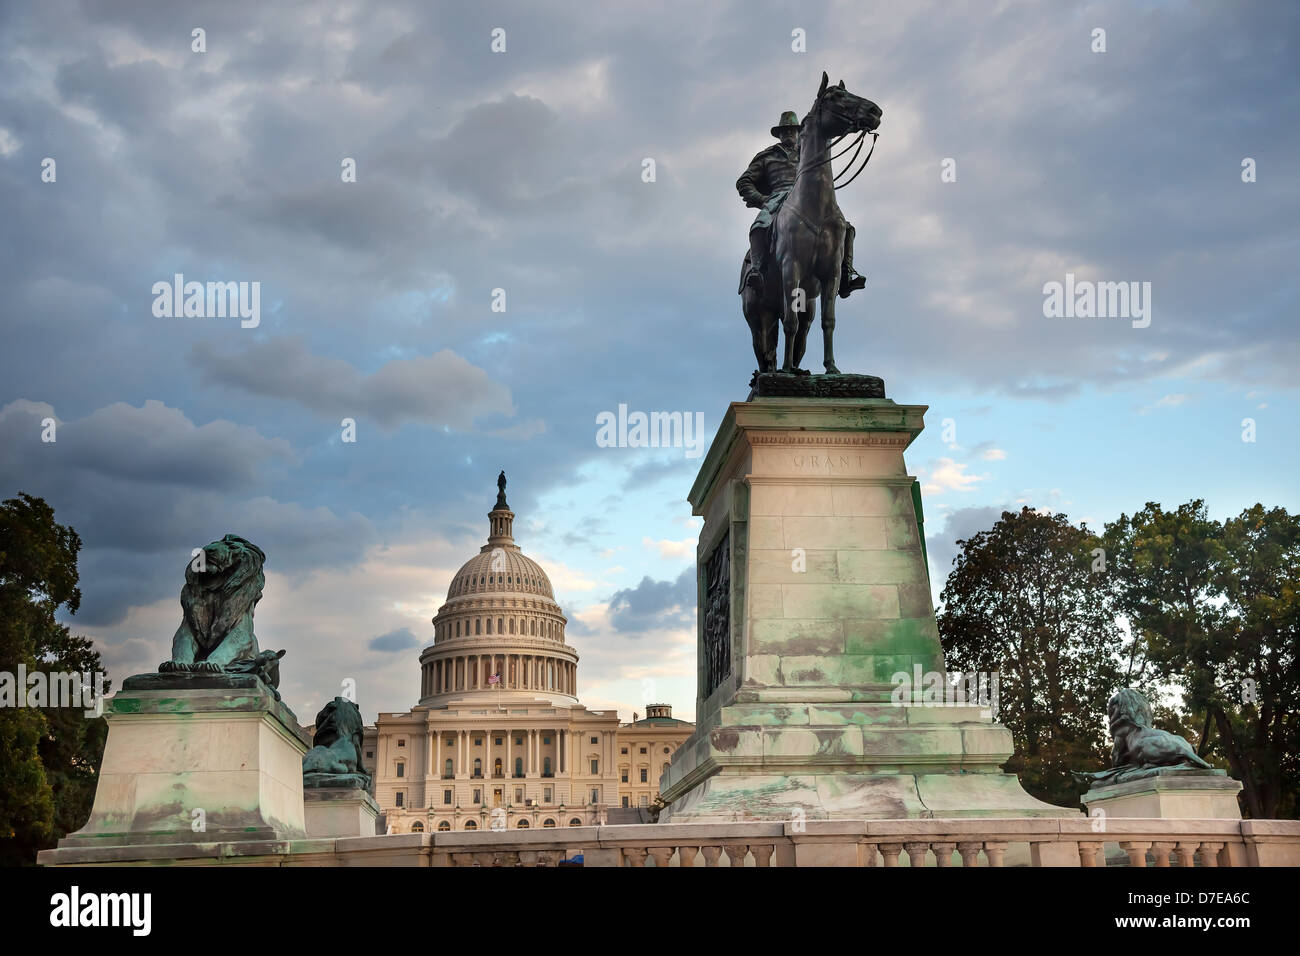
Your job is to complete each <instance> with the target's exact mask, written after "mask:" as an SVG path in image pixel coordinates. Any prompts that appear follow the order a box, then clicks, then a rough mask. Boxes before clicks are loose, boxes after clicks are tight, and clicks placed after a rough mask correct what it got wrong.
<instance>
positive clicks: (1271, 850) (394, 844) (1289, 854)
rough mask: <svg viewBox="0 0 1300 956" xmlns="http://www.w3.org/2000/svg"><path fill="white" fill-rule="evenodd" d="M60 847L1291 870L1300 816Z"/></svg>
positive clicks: (247, 854) (712, 826) (518, 861)
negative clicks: (1282, 868) (1272, 868)
mask: <svg viewBox="0 0 1300 956" xmlns="http://www.w3.org/2000/svg"><path fill="white" fill-rule="evenodd" d="M1094 826H1099V827H1102V828H1101V829H1099V830H1095V829H1094ZM70 852H71V853H74V854H75V855H76V856H77V858H76V859H74V858H73V857H71V856H68V855H67V854H69V853H70ZM59 853H60V858H59V859H58V861H57V862H58V863H60V864H73V865H75V864H78V863H82V864H84V863H97V862H100V863H117V864H123V863H131V862H146V861H147V862H149V863H152V864H159V863H167V862H173V863H178V864H183V865H205V864H209V865H210V864H213V863H229V862H234V858H239V860H238V862H241V863H244V864H251V865H257V864H262V865H268V866H556V865H558V864H559V863H560V861H562V860H565V859H572V858H573V857H575V856H577V855H579V854H581V855H582V857H583V859H584V865H585V866H635V867H646V866H652V867H665V866H718V867H723V866H885V867H889V866H1010V865H1022V866H1023V865H1028V866H1086V867H1092V866H1107V865H1110V866H1117V865H1128V866H1157V867H1161V866H1231V867H1240V866H1296V865H1300V821H1295V820H1196V819H1182V820H1161V819H1145V818H1115V819H1107V820H1105V821H1104V825H1103V822H1102V821H1099V820H1095V819H1090V818H1088V817H1084V816H1082V815H1080V816H1078V817H1069V818H1058V817H1054V818H1025V817H1018V818H1007V819H992V818H962V819H925V820H809V821H807V822H806V823H803V824H799V823H770V822H754V823H681V824H671V823H670V824H659V825H655V824H641V825H628V826H604V827H560V828H555V829H543V830H499V831H493V830H479V831H473V832H466V831H453V832H435V833H410V834H394V835H391V836H375V837H347V838H338V839H308V840H293V841H286V842H282V843H254V844H249V845H247V846H241V845H239V844H231V843H212V844H192V845H188V846H185V847H165V846H152V847H146V846H140V847H112V848H86V849H85V850H77V851H69V850H60V851H59ZM82 857H84V858H82ZM42 862H46V863H50V862H54V861H53V860H49V859H46V860H42Z"/></svg>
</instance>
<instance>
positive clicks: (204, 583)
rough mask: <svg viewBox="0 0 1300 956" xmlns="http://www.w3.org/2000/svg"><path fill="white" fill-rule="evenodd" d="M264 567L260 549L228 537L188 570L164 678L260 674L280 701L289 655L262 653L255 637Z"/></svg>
mask: <svg viewBox="0 0 1300 956" xmlns="http://www.w3.org/2000/svg"><path fill="white" fill-rule="evenodd" d="M265 562H266V555H265V554H264V553H263V551H262V549H261V548H259V547H258V546H257V545H255V544H253V543H252V542H251V541H248V540H246V539H244V538H241V537H240V536H239V535H237V534H228V535H226V536H225V537H224V538H222V539H221V540H220V541H213V542H212V543H211V544H209V545H208V546H207V547H205V548H204V549H203V553H202V554H201V555H196V556H195V558H194V559H193V560H191V561H190V563H189V564H188V565H186V568H185V587H183V588H182V589H181V624H180V627H178V628H177V629H176V634H175V635H174V636H173V637H172V656H171V659H170V660H166V661H163V662H162V663H161V664H159V665H158V672H159V673H160V674H167V673H176V672H191V673H229V674H256V675H257V676H258V677H260V678H261V679H262V681H263V682H264V683H265V684H266V685H267V686H268V687H270V688H271V689H272V690H273V691H275V696H276V698H277V699H279V697H280V694H279V691H278V690H276V688H277V687H279V684H280V666H279V665H280V658H282V657H283V656H284V651H278V652H277V651H259V650H258V646H257V637H256V635H255V634H254V633H253V608H254V606H255V605H256V604H257V602H258V601H260V600H261V599H262V589H263V588H264V587H265V586H266V575H265V574H263V572H262V566H263V564H265ZM196 565H197V568H196Z"/></svg>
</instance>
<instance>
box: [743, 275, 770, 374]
mask: <svg viewBox="0 0 1300 956" xmlns="http://www.w3.org/2000/svg"><path fill="white" fill-rule="evenodd" d="M740 304H741V309H742V311H743V312H744V313H745V321H746V322H747V323H749V335H750V338H751V339H752V340H753V344H754V360H755V361H756V362H757V363H758V364H757V365H756V366H755V368H757V369H758V370H759V371H760V372H762V371H763V370H764V369H763V361H764V359H765V358H766V353H767V348H766V345H765V343H766V340H767V330H766V328H765V325H766V320H767V317H766V316H765V315H764V314H763V313H764V311H765V310H764V308H763V304H762V303H761V302H759V301H758V298H757V296H755V295H754V290H753V289H746V290H745V291H744V293H743V294H742V295H741V297H740Z"/></svg>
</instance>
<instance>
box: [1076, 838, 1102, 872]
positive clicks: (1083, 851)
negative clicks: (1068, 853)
mask: <svg viewBox="0 0 1300 956" xmlns="http://www.w3.org/2000/svg"><path fill="white" fill-rule="evenodd" d="M1105 845H1106V844H1104V843H1080V844H1079V865H1080V866H1091V867H1096V865H1097V854H1098V853H1100V852H1101V851H1102V848H1103V847H1105ZM1102 865H1103V866H1104V865H1105V864H1104V863H1103V864H1102Z"/></svg>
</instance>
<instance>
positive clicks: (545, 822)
mask: <svg viewBox="0 0 1300 956" xmlns="http://www.w3.org/2000/svg"><path fill="white" fill-rule="evenodd" d="M542 826H543V827H544V828H546V829H548V830H549V829H551V828H552V827H554V826H555V821H554V820H552V819H551V818H550V817H547V818H546V819H545V820H543V821H542Z"/></svg>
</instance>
